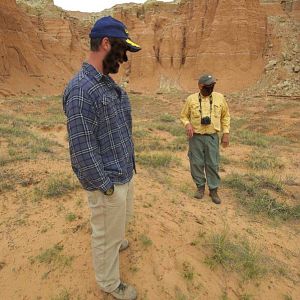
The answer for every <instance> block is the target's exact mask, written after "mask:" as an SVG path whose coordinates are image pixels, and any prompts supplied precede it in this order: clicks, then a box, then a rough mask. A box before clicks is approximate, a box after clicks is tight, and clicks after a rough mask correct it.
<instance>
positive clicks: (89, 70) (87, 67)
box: [82, 62, 104, 81]
mask: <svg viewBox="0 0 300 300" xmlns="http://www.w3.org/2000/svg"><path fill="white" fill-rule="evenodd" d="M82 69H83V72H84V73H85V74H87V75H91V76H93V77H94V78H95V79H96V80H97V81H100V80H101V79H102V77H103V76H104V75H103V74H102V73H100V72H98V71H97V70H96V68H95V67H94V66H92V65H91V64H89V63H88V62H84V63H83V64H82Z"/></svg>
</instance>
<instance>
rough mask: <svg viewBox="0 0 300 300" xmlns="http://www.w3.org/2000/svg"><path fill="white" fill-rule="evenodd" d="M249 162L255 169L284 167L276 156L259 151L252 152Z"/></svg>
mask: <svg viewBox="0 0 300 300" xmlns="http://www.w3.org/2000/svg"><path fill="white" fill-rule="evenodd" d="M247 163H248V165H249V167H250V168H251V169H254V170H266V169H282V168H283V167H284V164H283V163H281V162H280V160H279V159H278V158H277V157H276V156H274V155H271V154H268V153H262V152H258V151H255V152H253V153H251V156H250V158H249V159H248V161H247Z"/></svg>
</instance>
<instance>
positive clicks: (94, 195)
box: [87, 191, 103, 208]
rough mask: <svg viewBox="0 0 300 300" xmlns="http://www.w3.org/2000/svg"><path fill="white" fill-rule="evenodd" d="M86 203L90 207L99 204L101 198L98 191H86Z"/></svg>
mask: <svg viewBox="0 0 300 300" xmlns="http://www.w3.org/2000/svg"><path fill="white" fill-rule="evenodd" d="M87 198H88V205H89V207H90V208H94V207H97V206H99V205H100V202H101V199H102V198H103V196H102V193H101V192H100V191H95V192H89V191H88V192H87Z"/></svg>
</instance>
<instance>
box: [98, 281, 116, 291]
mask: <svg viewBox="0 0 300 300" xmlns="http://www.w3.org/2000/svg"><path fill="white" fill-rule="evenodd" d="M120 283H121V280H120V279H119V280H118V281H117V283H116V284H114V285H110V287H109V288H103V287H101V286H100V284H99V283H98V285H99V286H100V289H101V290H102V291H103V292H105V293H112V292H113V291H114V290H115V289H117V288H118V286H119V285H120Z"/></svg>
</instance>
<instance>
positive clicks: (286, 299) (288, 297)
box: [283, 295, 293, 300]
mask: <svg viewBox="0 0 300 300" xmlns="http://www.w3.org/2000/svg"><path fill="white" fill-rule="evenodd" d="M283 299H284V300H293V298H292V296H290V295H283Z"/></svg>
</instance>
